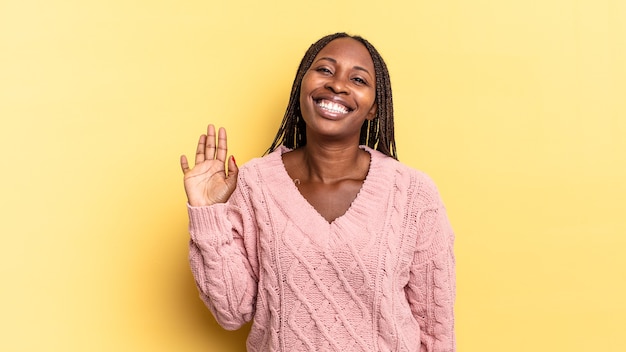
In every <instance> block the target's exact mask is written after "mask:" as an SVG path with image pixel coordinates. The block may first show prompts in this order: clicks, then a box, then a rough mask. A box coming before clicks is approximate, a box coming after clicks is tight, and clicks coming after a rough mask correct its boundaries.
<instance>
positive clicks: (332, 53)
mask: <svg viewBox="0 0 626 352" xmlns="http://www.w3.org/2000/svg"><path fill="white" fill-rule="evenodd" d="M323 57H327V58H332V59H335V60H337V62H341V61H345V62H346V63H351V64H353V65H356V66H362V67H364V68H367V69H371V70H373V69H374V62H373V61H372V57H371V55H370V53H369V51H368V50H367V48H366V47H365V45H363V43H361V42H359V41H358V40H356V39H353V38H348V37H345V38H337V39H334V40H332V41H331V42H330V43H328V44H326V46H325V47H323V48H322V50H320V52H319V53H318V54H317V56H316V57H315V61H317V60H318V59H321V58H323Z"/></svg>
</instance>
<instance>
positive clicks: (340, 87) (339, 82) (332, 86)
mask: <svg viewBox="0 0 626 352" xmlns="http://www.w3.org/2000/svg"><path fill="white" fill-rule="evenodd" d="M324 87H325V88H326V89H328V90H330V91H332V92H333V93H335V94H341V93H344V94H349V93H350V90H349V89H348V84H347V83H346V79H344V78H343V77H341V76H339V75H335V76H332V77H330V78H329V79H328V81H327V82H326V84H325V85H324Z"/></svg>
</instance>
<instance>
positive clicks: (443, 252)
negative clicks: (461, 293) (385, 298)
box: [406, 179, 456, 352]
mask: <svg viewBox="0 0 626 352" xmlns="http://www.w3.org/2000/svg"><path fill="white" fill-rule="evenodd" d="M417 197H418V199H417V201H418V203H419V204H421V205H420V206H418V208H419V211H418V215H417V219H416V223H415V226H416V230H415V231H416V233H417V247H416V251H415V253H414V256H413V261H412V263H411V268H410V278H409V283H408V285H407V287H406V296H407V299H408V301H409V304H410V306H411V310H412V312H413V316H414V317H415V319H416V320H417V322H418V323H419V325H420V330H421V331H420V332H421V348H420V352H454V351H456V340H455V333H454V301H455V296H456V279H455V258H454V250H453V246H454V232H453V230H452V228H451V226H450V223H449V221H448V218H447V215H446V211H445V207H444V206H443V203H442V201H441V199H440V197H439V193H438V191H437V188H436V187H435V185H434V183H432V181H430V179H427V180H426V181H424V182H422V184H421V185H420V187H419V191H418V195H417Z"/></svg>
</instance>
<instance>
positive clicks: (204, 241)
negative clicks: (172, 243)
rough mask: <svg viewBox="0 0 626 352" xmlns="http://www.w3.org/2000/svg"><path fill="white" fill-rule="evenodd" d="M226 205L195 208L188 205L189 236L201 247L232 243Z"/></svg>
mask: <svg viewBox="0 0 626 352" xmlns="http://www.w3.org/2000/svg"><path fill="white" fill-rule="evenodd" d="M227 209H228V205H227V204H225V203H221V204H214V205H211V206H203V207H193V206H191V205H189V204H187V212H188V214H189V234H190V235H191V240H192V241H194V242H195V243H196V244H198V245H199V246H201V247H202V246H210V247H215V246H220V245H223V244H225V243H229V242H231V241H232V239H233V237H232V228H231V227H232V226H231V225H230V222H229V221H228V216H227Z"/></svg>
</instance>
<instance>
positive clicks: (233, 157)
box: [230, 155, 237, 165]
mask: <svg viewBox="0 0 626 352" xmlns="http://www.w3.org/2000/svg"><path fill="white" fill-rule="evenodd" d="M230 158H231V159H233V163H235V165H237V161H235V156H234V155H231V156H230Z"/></svg>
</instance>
